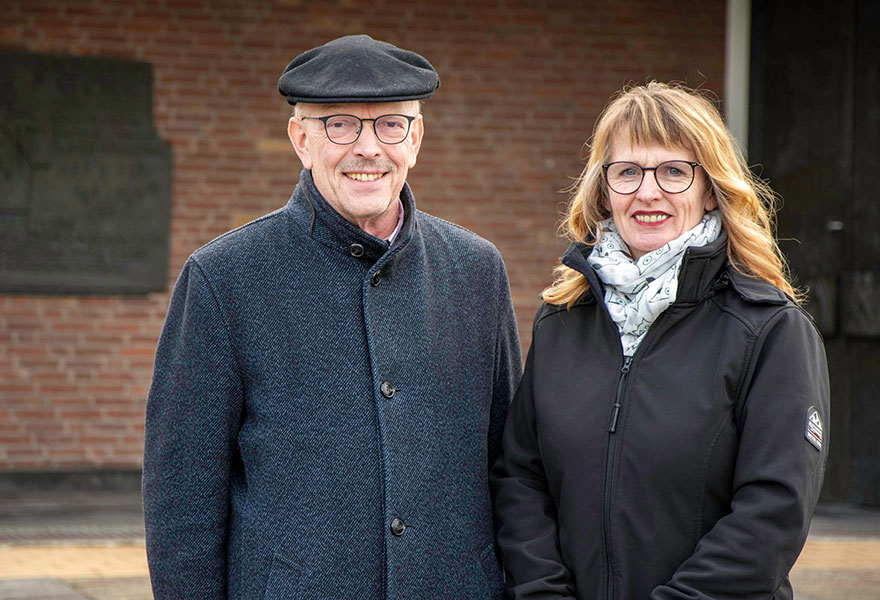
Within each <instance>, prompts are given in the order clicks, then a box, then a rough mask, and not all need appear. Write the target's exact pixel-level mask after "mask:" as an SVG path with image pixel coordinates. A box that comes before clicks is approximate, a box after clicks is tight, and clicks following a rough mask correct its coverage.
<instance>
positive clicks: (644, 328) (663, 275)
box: [587, 210, 721, 356]
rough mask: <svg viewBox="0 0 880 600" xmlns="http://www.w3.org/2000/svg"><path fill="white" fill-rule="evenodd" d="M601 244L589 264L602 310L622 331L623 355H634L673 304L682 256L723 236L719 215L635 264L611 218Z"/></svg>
mask: <svg viewBox="0 0 880 600" xmlns="http://www.w3.org/2000/svg"><path fill="white" fill-rule="evenodd" d="M602 232H603V233H602V239H601V240H599V243H598V244H596V245H595V246H594V247H593V250H592V252H590V256H589V257H588V259H587V260H588V261H589V263H590V265H591V266H592V267H593V269H594V270H595V271H596V275H598V276H599V279H601V280H602V282H603V283H604V284H605V305H606V306H607V307H608V312H609V313H610V314H611V318H612V319H613V320H614V322H615V323H616V324H617V329H618V330H619V331H620V343H621V345H622V346H623V354H624V356H632V355H633V354H635V352H636V348H638V347H639V344H640V343H641V342H642V339H644V337H645V334H646V333H647V332H648V328H649V327H650V326H651V324H652V323H653V322H654V320H655V319H656V318H657V317H658V316H660V313H662V312H663V311H664V310H666V309H667V308H668V307H669V305H670V304H672V303H673V302H675V295H676V294H677V293H678V274H679V272H680V271H681V263H682V260H683V259H684V252H685V250H687V249H688V248H690V247H691V246H705V245H706V244H709V243H711V242H713V241H715V240H716V239H717V238H718V234H719V233H721V216H720V214H719V212H718V211H717V210H713V211H710V212H707V213H706V214H705V215H703V219H702V220H701V221H700V223H698V224H697V226H696V227H694V228H693V229H691V230H690V231H686V232H685V233H683V234H682V235H681V236H680V237H677V238H676V239H674V240H672V241H671V242H668V243H667V244H665V245H663V246H662V247H660V248H658V249H657V250H654V251H653V252H649V253H648V254H645V255H643V256H642V257H641V258H639V259H638V260H637V261H635V262H633V259H632V257H631V256H630V253H629V248H628V247H627V245H626V244H625V243H624V241H623V238H622V237H620V233H619V232H618V231H617V228H616V227H615V226H614V221H613V220H612V219H606V220H605V221H603V222H602Z"/></svg>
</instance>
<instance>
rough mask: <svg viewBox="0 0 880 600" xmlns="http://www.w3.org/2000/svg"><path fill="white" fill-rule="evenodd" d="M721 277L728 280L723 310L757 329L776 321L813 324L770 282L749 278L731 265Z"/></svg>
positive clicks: (812, 325)
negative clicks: (727, 291)
mask: <svg viewBox="0 0 880 600" xmlns="http://www.w3.org/2000/svg"><path fill="white" fill-rule="evenodd" d="M724 276H725V277H726V278H727V280H728V281H729V287H728V290H729V293H728V294H726V295H725V298H726V300H725V306H724V309H725V310H726V311H727V312H729V313H731V314H734V315H735V316H737V317H738V318H739V319H740V320H741V321H743V322H744V323H745V324H747V325H748V326H749V327H750V328H752V329H754V330H755V331H756V332H757V331H759V330H762V329H764V328H765V327H766V325H768V324H770V323H772V322H778V321H788V322H793V323H798V324H800V325H801V326H803V325H809V326H810V327H811V328H815V327H816V326H815V323H814V322H813V317H812V316H811V315H810V313H808V312H807V311H806V310H805V309H804V308H803V307H802V306H801V305H800V304H798V303H797V302H795V300H794V299H793V298H791V297H790V296H788V295H787V294H786V293H785V292H783V291H782V290H780V289H779V288H778V287H776V286H775V285H773V284H772V283H770V282H769V281H765V280H764V279H759V278H757V277H750V276H748V275H746V274H744V273H741V272H740V271H738V270H736V269H734V268H733V267H731V266H728V267H727V270H726V271H725V273H724Z"/></svg>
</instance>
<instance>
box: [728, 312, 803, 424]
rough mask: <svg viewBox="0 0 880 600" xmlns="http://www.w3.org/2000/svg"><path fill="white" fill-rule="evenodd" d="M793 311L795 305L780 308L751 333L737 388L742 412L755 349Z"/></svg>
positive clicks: (738, 403) (738, 401)
mask: <svg viewBox="0 0 880 600" xmlns="http://www.w3.org/2000/svg"><path fill="white" fill-rule="evenodd" d="M792 309H794V310H797V309H796V307H795V306H794V305H783V306H780V307H779V309H778V310H775V311H773V313H772V314H770V315H769V316H768V317H767V318H766V319H765V320H764V322H763V323H761V324H760V325H756V326H755V328H754V329H753V330H752V331H751V335H750V336H749V337H750V339H749V342H748V344H747V345H746V351H745V352H744V353H743V358H744V360H743V366H742V368H741V370H740V374H739V378H738V381H737V384H736V385H737V387H736V399H737V405H739V406H740V407H741V409H742V410H745V400H746V399H745V398H744V394H745V379H746V374H747V373H748V371H749V368H750V367H751V365H752V364H753V363H754V361H755V356H754V352H755V347H756V346H757V343H758V340H759V339H761V338H763V337H764V335H765V332H766V331H767V329H768V327H769V326H770V325H771V323H775V322H776V320H777V319H778V318H779V317H780V316H781V315H782V314H783V313H784V312H785V311H786V310H792ZM731 314H732V313H731ZM737 430H739V423H737Z"/></svg>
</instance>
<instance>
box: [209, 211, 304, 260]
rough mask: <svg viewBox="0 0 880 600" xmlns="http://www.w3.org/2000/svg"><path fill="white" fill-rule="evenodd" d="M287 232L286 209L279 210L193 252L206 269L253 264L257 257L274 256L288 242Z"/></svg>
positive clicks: (237, 228)
mask: <svg viewBox="0 0 880 600" xmlns="http://www.w3.org/2000/svg"><path fill="white" fill-rule="evenodd" d="M286 231H287V224H286V219H285V218H284V209H283V208H279V209H278V210H275V211H273V212H271V213H269V214H267V215H263V216H262V217H260V218H258V219H256V220H254V221H251V222H249V223H245V224H244V225H241V226H240V227H236V228H235V229H233V230H231V231H227V232H226V233H224V234H222V235H219V236H217V237H216V238H214V239H213V240H211V241H210V242H208V243H207V244H205V245H204V246H202V247H201V248H199V249H198V250H196V251H195V252H193V254H192V257H193V259H194V260H195V261H196V262H198V263H199V264H201V265H203V266H207V265H214V264H218V263H225V264H228V263H229V262H230V261H232V263H233V264H235V263H236V262H238V261H244V260H247V261H248V262H250V261H251V260H253V259H254V258H255V257H259V256H261V255H263V254H265V253H272V252H273V251H274V250H275V249H277V247H278V245H279V244H281V243H284V242H285V241H286V240H287V238H288V237H289V236H287V235H286V234H285V232H286Z"/></svg>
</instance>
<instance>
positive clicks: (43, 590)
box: [0, 579, 88, 600]
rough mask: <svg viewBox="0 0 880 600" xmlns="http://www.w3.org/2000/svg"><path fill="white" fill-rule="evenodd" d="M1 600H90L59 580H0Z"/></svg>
mask: <svg viewBox="0 0 880 600" xmlns="http://www.w3.org/2000/svg"><path fill="white" fill-rule="evenodd" d="M0 600H88V599H87V598H86V597H85V596H83V595H81V594H79V593H77V592H76V591H75V590H74V589H73V588H71V587H70V586H69V585H68V584H67V583H66V582H64V581H59V580H57V579H0Z"/></svg>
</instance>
